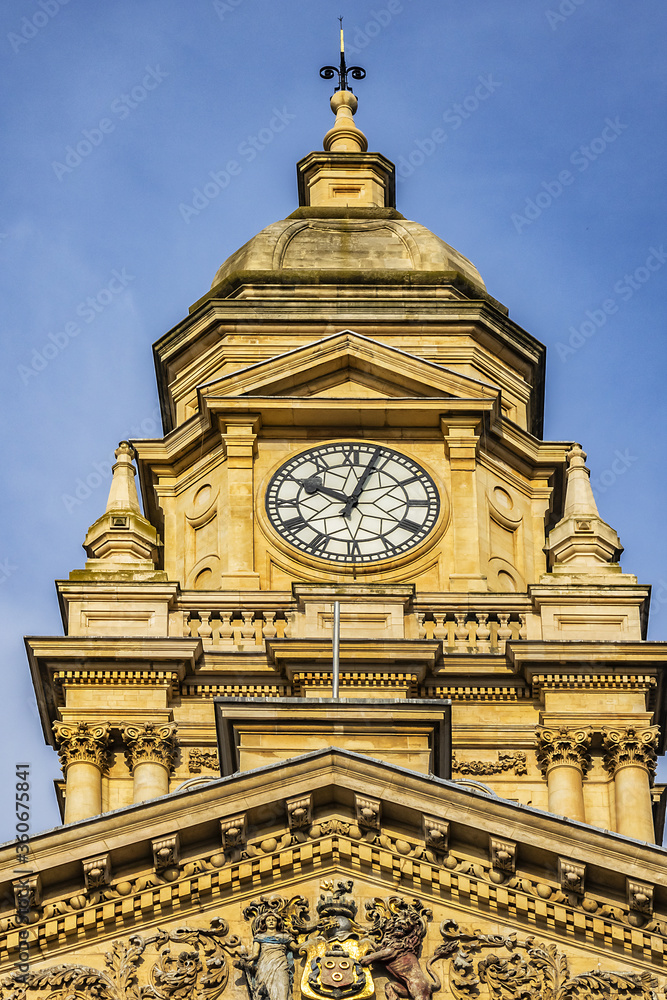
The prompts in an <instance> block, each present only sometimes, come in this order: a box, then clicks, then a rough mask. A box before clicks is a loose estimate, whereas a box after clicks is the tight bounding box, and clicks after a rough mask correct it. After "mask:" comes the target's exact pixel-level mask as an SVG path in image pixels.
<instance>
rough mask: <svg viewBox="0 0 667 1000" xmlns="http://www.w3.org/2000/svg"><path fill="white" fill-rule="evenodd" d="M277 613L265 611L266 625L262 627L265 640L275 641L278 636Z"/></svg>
mask: <svg viewBox="0 0 667 1000" xmlns="http://www.w3.org/2000/svg"><path fill="white" fill-rule="evenodd" d="M275 619H276V612H275V611H265V612H264V625H263V626H262V636H263V637H264V638H265V639H275V637H276V636H277V635H278V629H277V628H276V626H275Z"/></svg>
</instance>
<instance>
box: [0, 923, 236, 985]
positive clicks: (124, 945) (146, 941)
mask: <svg viewBox="0 0 667 1000" xmlns="http://www.w3.org/2000/svg"><path fill="white" fill-rule="evenodd" d="M228 933H229V926H228V924H227V923H226V922H225V921H224V920H219V919H217V918H215V919H214V920H212V921H211V926H210V928H209V929H208V930H204V929H200V928H191V927H183V928H179V929H178V930H174V931H162V930H159V931H157V933H156V934H153V935H151V936H150V937H142V936H140V935H134V936H133V937H131V938H129V939H128V940H127V941H114V942H113V945H112V947H111V950H110V951H108V952H106V954H105V955H104V969H94V968H91V967H88V966H85V965H54V966H51V967H49V968H46V969H37V970H36V971H34V972H27V973H25V974H24V975H17V974H14V975H11V976H7V977H5V978H4V979H2V980H0V997H2V1000H25V998H26V997H33V996H35V991H43V990H49V993H48V1000H78V998H81V1000H90V998H94V1000H217V998H218V997H220V996H221V994H222V992H223V990H224V989H225V986H226V985H227V981H228V979H229V964H228V961H227V955H229V956H232V957H233V956H236V955H238V954H239V952H240V951H241V950H242V948H243V946H242V945H241V942H240V940H239V938H237V937H228V936H227V935H228ZM172 944H175V945H177V946H178V948H177V950H176V952H175V953H173V952H172V948H171V945H172ZM152 945H154V946H156V948H157V950H158V955H157V959H155V956H154V955H153V959H154V960H153V962H152V964H151V965H150V966H149V967H148V968H147V971H144V968H143V967H144V965H145V963H146V957H145V953H146V949H148V948H149V946H152ZM140 969H141V971H142V973H143V974H142V975H141V976H140ZM140 978H141V980H142V984H141V985H140V983H139V979H140Z"/></svg>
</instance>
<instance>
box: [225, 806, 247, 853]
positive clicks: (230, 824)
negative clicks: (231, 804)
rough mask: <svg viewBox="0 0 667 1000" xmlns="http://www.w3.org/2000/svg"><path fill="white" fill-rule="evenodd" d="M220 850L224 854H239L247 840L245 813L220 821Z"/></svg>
mask: <svg viewBox="0 0 667 1000" xmlns="http://www.w3.org/2000/svg"><path fill="white" fill-rule="evenodd" d="M220 835H221V837H222V849H223V851H224V852H225V854H236V853H238V854H241V853H242V852H243V850H244V849H245V846H246V841H247V839H248V821H247V817H246V814H245V813H241V814H240V815H238V816H232V817H230V818H229V819H223V820H220Z"/></svg>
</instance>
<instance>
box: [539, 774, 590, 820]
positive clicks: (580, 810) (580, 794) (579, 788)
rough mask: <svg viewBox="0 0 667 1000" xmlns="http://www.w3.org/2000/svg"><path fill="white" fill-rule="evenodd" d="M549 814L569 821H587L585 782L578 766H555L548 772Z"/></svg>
mask: <svg viewBox="0 0 667 1000" xmlns="http://www.w3.org/2000/svg"><path fill="white" fill-rule="evenodd" d="M547 791H548V794H549V812H552V813H556V815H558V816H567V818H568V819H576V820H580V821H581V822H582V823H584V822H585V821H586V810H585V808H584V781H583V774H582V771H581V767H579V766H578V765H576V764H553V765H552V766H551V767H550V768H548V770H547Z"/></svg>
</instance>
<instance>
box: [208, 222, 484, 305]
mask: <svg viewBox="0 0 667 1000" xmlns="http://www.w3.org/2000/svg"><path fill="white" fill-rule="evenodd" d="M300 270H303V271H310V272H313V271H323V270H324V271H345V270H351V271H354V272H355V274H356V275H360V274H361V275H362V276H363V273H364V272H365V271H368V272H369V279H371V280H372V278H371V274H370V272H378V271H384V272H387V271H395V272H396V277H397V280H398V281H400V277H399V275H400V273H401V272H411V271H413V272H422V273H424V272H426V273H428V272H432V273H433V274H434V275H435V274H442V273H443V272H450V273H451V272H457V273H458V274H460V275H461V276H462V277H463V278H464V279H466V280H467V281H468V282H470V284H471V285H473V286H475V288H477V289H479V291H480V292H481V293H483V294H484V293H486V287H485V285H484V282H483V280H482V278H481V275H480V273H479V271H478V270H477V268H476V267H475V266H474V265H473V264H472V263H471V262H470V261H469V260H468V259H467V258H466V257H464V256H463V255H462V254H460V253H459V252H458V250H455V249H454V248H453V247H450V246H449V244H447V243H445V242H444V240H441V239H440V238H439V237H438V236H436V235H435V234H434V233H432V232H431V231H430V230H428V229H427V228H426V227H425V226H422V225H420V224H419V223H418V222H410V221H408V220H407V219H405V218H404V217H403V216H402V215H401V214H400V213H399V212H397V211H396V210H395V209H393V208H375V209H349V208H348V209H322V208H320V209H316V208H312V207H306V208H300V209H298V210H297V211H296V212H294V213H293V215H291V216H290V217H289V218H287V219H283V220H282V221H280V222H274V223H273V224H272V225H270V226H267V227H266V229H262V231H261V232H259V233H257V235H256V236H253V238H252V239H251V240H248V242H247V243H246V244H244V246H242V247H241V248H240V249H239V250H237V251H236V252H235V253H233V254H232V255H231V257H228V258H227V260H226V261H225V262H224V264H222V266H221V267H220V268H219V269H218V271H217V273H216V275H215V278H214V280H213V284H212V286H211V288H215V287H216V286H217V285H220V284H221V283H222V282H224V281H226V280H227V279H229V278H230V277H231V276H232V275H233V274H234V273H236V272H238V271H243V272H246V274H247V273H248V272H250V273H252V272H253V271H257V272H262V276H263V279H264V280H266V273H267V272H271V271H273V272H280V271H300Z"/></svg>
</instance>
